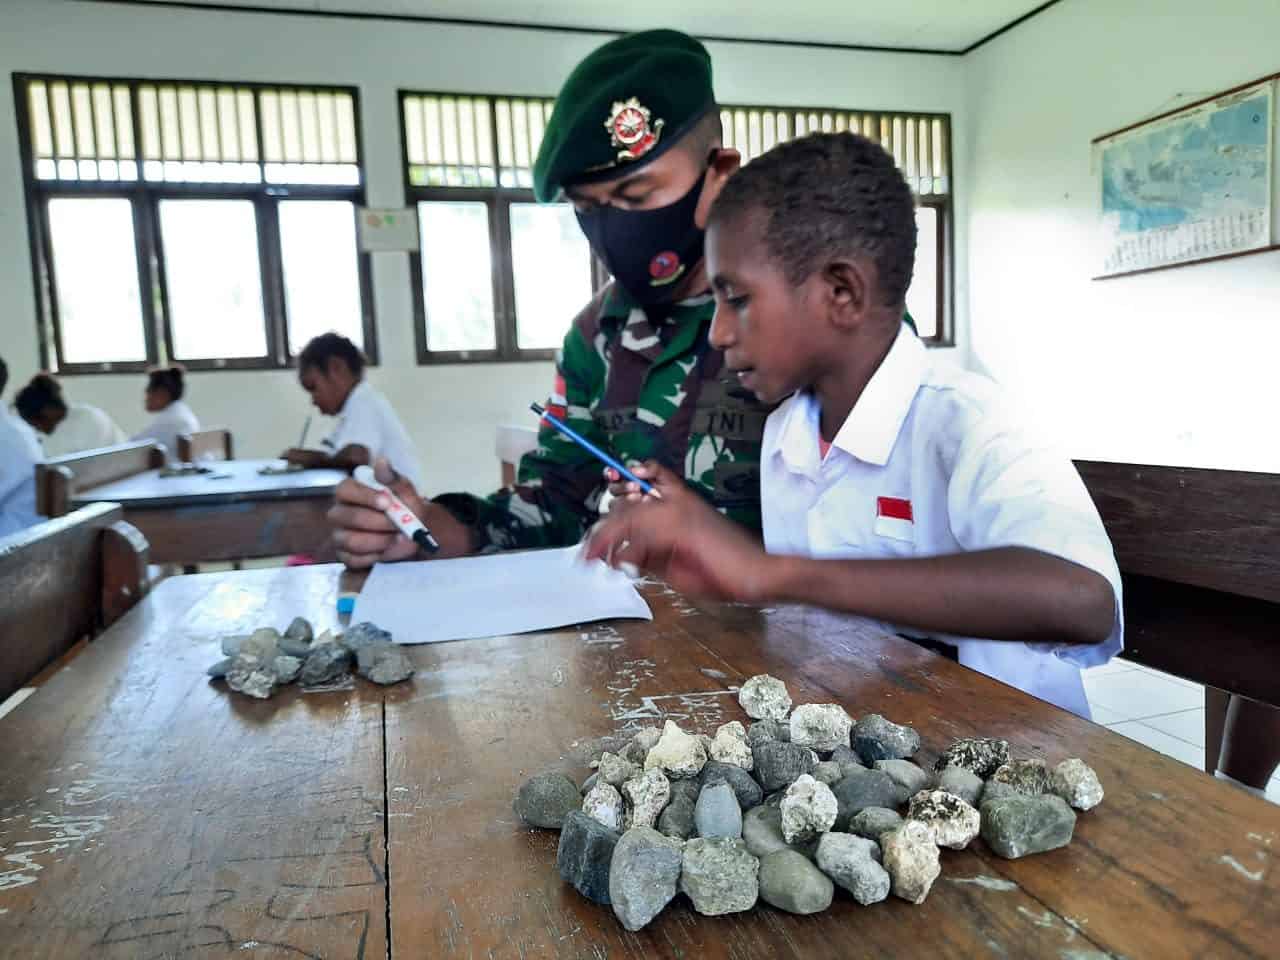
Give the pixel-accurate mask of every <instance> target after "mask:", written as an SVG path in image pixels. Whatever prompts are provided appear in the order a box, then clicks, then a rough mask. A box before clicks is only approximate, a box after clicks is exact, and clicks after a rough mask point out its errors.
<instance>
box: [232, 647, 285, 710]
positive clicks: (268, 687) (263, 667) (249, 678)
mask: <svg viewBox="0 0 1280 960" xmlns="http://www.w3.org/2000/svg"><path fill="white" fill-rule="evenodd" d="M226 681H227V686H228V687H230V688H231V689H232V690H235V691H236V692H237V693H243V694H244V695H245V696H249V697H255V698H257V699H258V700H265V699H267V697H269V696H271V692H272V691H273V690H274V689H275V688H276V675H275V672H274V671H273V670H272V669H271V668H270V667H269V666H267V664H265V663H263V662H262V661H260V660H259V659H258V658H257V657H254V656H246V655H245V654H243V653H241V654H237V655H236V656H235V658H234V659H232V661H231V666H229V667H228V668H227V673H226Z"/></svg>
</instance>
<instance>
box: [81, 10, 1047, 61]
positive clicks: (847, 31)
mask: <svg viewBox="0 0 1280 960" xmlns="http://www.w3.org/2000/svg"><path fill="white" fill-rule="evenodd" d="M95 2H106V3H111V2H118V0H95ZM124 2H129V3H134V4H137V3H154V4H157V5H161V6H164V5H169V6H181V7H192V6H210V7H221V8H232V7H234V8H248V9H255V10H262V9H267V8H269V9H271V10H277V9H278V10H284V11H292V12H305V13H312V14H332V15H356V16H361V17H389V18H397V19H400V18H404V19H419V18H420V19H424V20H438V19H447V20H466V21H483V22H494V23H502V24H507V25H512V24H518V25H522V26H523V25H529V26H542V27H562V28H568V29H580V30H581V29H588V30H598V31H626V30H638V29H646V28H649V27H654V26H665V27H675V28H678V29H681V30H684V31H686V32H688V33H692V34H694V35H696V36H699V37H705V38H717V39H724V38H734V39H747V40H766V41H784V42H791V43H818V44H835V45H841V46H856V47H888V48H896V49H911V50H928V51H933V52H938V53H963V52H965V51H967V50H968V49H970V48H971V47H973V46H974V45H975V44H978V43H980V42H981V41H983V40H984V39H986V38H987V37H989V36H991V34H993V33H996V32H998V31H1000V30H1001V29H1003V28H1005V27H1007V26H1009V25H1011V24H1012V23H1014V22H1015V21H1017V20H1019V19H1020V18H1022V17H1025V16H1027V15H1028V14H1031V13H1033V12H1034V11H1036V10H1038V9H1040V8H1043V7H1046V6H1049V5H1051V4H1047V3H1045V2H1044V0H790V2H785V0H784V2H779V0H699V2H698V3H697V4H692V3H690V2H689V0H644V2H642V3H636V4H631V5H621V6H615V5H613V4H607V3H602V2H600V0H124Z"/></svg>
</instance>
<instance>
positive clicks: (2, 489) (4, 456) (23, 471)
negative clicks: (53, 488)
mask: <svg viewBox="0 0 1280 960" xmlns="http://www.w3.org/2000/svg"><path fill="white" fill-rule="evenodd" d="M8 385H9V367H8V366H7V365H6V364H5V362H4V360H3V359H0V393H3V392H4V388H5V387H6V386H8ZM42 459H43V457H42V455H41V453H40V441H39V440H37V439H36V435H35V433H34V432H32V430H31V428H30V427H28V426H27V425H26V424H25V423H23V422H22V421H21V420H19V419H18V418H17V417H15V416H13V415H11V414H10V413H9V411H8V410H7V409H5V408H4V407H3V406H0V537H6V536H8V535H9V534H11V533H17V532H18V531H19V530H23V529H25V528H26V527H29V526H32V525H33V524H36V523H39V522H40V521H41V520H42V519H44V518H43V517H41V516H40V515H39V514H38V513H36V464H38V463H39V462H40V461H41V460H42Z"/></svg>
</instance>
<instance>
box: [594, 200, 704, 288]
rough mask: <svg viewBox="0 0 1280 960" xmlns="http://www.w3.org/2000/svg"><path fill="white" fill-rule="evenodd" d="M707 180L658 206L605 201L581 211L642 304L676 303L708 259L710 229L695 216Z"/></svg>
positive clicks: (602, 252) (598, 245)
mask: <svg viewBox="0 0 1280 960" xmlns="http://www.w3.org/2000/svg"><path fill="white" fill-rule="evenodd" d="M705 182H706V177H705V176H703V177H699V178H698V182H697V183H695V184H694V185H693V187H692V189H690V190H689V192H688V193H686V194H685V195H684V196H683V197H681V198H680V199H679V200H677V201H676V202H675V203H672V204H670V205H668V206H665V207H659V208H658V209H656V210H620V209H618V208H617V207H611V206H601V207H596V208H594V209H592V210H589V211H587V212H585V213H582V212H579V213H578V214H577V217H578V225H579V226H581V227H582V232H583V233H585V234H586V235H587V241H588V242H589V243H590V244H591V249H592V250H594V251H595V253H596V256H598V257H599V258H600V259H601V260H602V261H603V262H604V265H605V266H606V267H607V268H608V270H609V272H610V273H612V274H613V276H614V278H615V279H616V280H617V281H618V283H619V284H621V286H622V288H623V289H624V290H626V291H627V293H628V294H629V295H630V296H631V298H632V299H633V300H635V301H636V302H637V303H638V304H640V305H641V306H656V305H658V304H662V303H668V302H670V301H671V300H672V299H673V298H674V296H675V291H676V288H677V287H679V286H680V281H681V280H682V279H684V276H685V274H686V273H688V272H689V270H690V269H692V267H693V265H694V264H695V263H697V262H698V261H699V260H701V259H702V241H703V234H704V232H703V231H702V230H701V229H699V227H698V225H697V224H696V223H695V222H694V219H693V216H694V212H695V211H696V210H697V209H698V201H699V200H700V199H701V198H702V185H703V183H705Z"/></svg>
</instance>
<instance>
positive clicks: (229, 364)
mask: <svg viewBox="0 0 1280 960" xmlns="http://www.w3.org/2000/svg"><path fill="white" fill-rule="evenodd" d="M12 76H13V95H14V106H15V108H16V116H17V123H18V148H19V153H20V164H21V170H22V181H23V195H24V199H25V202H26V214H27V233H28V245H29V247H30V255H31V275H32V289H33V291H34V293H35V306H36V326H37V331H38V342H39V348H40V362H41V365H42V366H43V367H44V368H45V369H50V370H56V371H57V372H58V373H60V374H67V375H76V374H90V373H136V372H141V371H145V370H146V369H147V368H149V367H150V366H153V365H155V364H157V363H160V362H161V358H162V357H164V358H168V359H169V360H173V359H174V357H173V326H172V316H171V313H170V308H169V289H168V281H167V276H166V272H165V263H164V259H165V258H164V247H163V237H162V233H161V229H160V203H161V201H163V200H187V199H210V200H249V201H250V202H252V203H253V205H254V213H255V219H256V232H257V241H258V266H259V271H260V278H261V283H262V300H263V304H262V306H263V311H262V312H263V318H262V322H263V327H264V332H265V334H266V344H267V352H266V355H265V356H261V357H237V358H225V357H223V358H219V357H202V358H192V359H186V358H179V359H178V360H177V362H180V363H181V364H182V365H183V366H184V367H186V368H187V369H188V370H199V371H208V370H282V369H291V368H292V367H293V366H294V364H295V362H296V359H297V358H296V356H295V355H294V354H293V353H292V352H291V351H290V350H289V315H288V303H287V301H286V296H285V286H284V272H283V256H282V250H281V247H280V230H279V217H278V204H279V203H280V202H281V201H285V200H341V201H346V202H349V203H351V205H352V219H353V226H354V225H355V224H356V222H357V221H358V218H359V214H360V209H361V208H362V207H364V206H365V203H366V200H365V197H366V188H367V184H368V176H367V174H366V170H365V150H364V135H363V129H362V122H361V120H362V115H361V105H360V91H359V88H358V87H355V86H344V85H338V84H310V83H288V82H274V83H273V82H264V81H246V80H211V79H189V78H167V77H122V76H112V77H108V76H98V75H84V74H48V73H29V72H17V71H15V72H14V73H13V75H12ZM32 82H44V83H46V84H53V83H66V84H80V83H84V84H89V85H91V86H92V85H96V84H107V85H124V86H126V87H128V89H129V94H130V120H131V123H132V128H133V132H134V150H135V157H134V162H135V163H136V164H137V172H138V176H137V179H136V180H131V181H130V180H115V181H112V180H83V181H57V180H41V179H38V178H37V177H36V175H35V163H34V149H33V144H32V139H31V116H30V105H29V98H28V96H27V89H28V85H29V84H30V83H32ZM167 84H173V85H178V86H184V87H194V88H196V89H197V90H200V89H204V88H213V89H215V90H216V89H225V88H228V87H230V88H234V89H241V90H250V91H252V92H253V93H254V114H255V122H256V125H257V140H258V160H257V161H255V162H256V163H258V165H259V166H260V167H265V165H266V163H267V162H268V161H267V160H266V159H265V155H264V147H263V143H264V141H263V125H262V112H261V101H260V100H259V99H258V96H257V94H258V92H259V91H263V90H266V91H281V90H289V91H306V92H323V93H344V94H347V95H349V96H350V97H351V103H352V117H353V123H354V127H355V147H356V163H355V165H356V168H357V170H358V171H359V183H357V184H354V185H327V184H277V183H270V182H267V181H266V180H265V178H264V179H263V180H262V181H261V182H258V183H175V182H168V181H154V180H147V179H146V177H145V175H144V171H143V164H144V158H143V156H142V152H143V146H142V126H143V125H142V120H141V109H140V106H139V102H140V97H139V88H140V87H142V86H151V85H154V86H164V85H167ZM72 130H73V134H74V133H75V126H74V124H73V127H72ZM63 197H117V198H123V199H127V200H128V201H129V202H130V207H131V209H132V211H133V225H134V255H135V258H136V261H137V265H138V282H139V291H140V294H141V297H140V299H141V317H140V318H139V320H140V322H141V323H142V325H143V337H144V344H145V347H146V358H145V359H143V360H129V361H98V362H90V363H83V362H77V363H67V362H64V361H63V356H64V355H65V350H64V343H63V334H62V324H61V318H60V316H59V304H58V296H57V286H56V273H55V272H56V266H55V264H54V260H53V249H52V243H51V240H50V229H49V201H50V200H52V199H58V198H63ZM357 235H358V232H357ZM356 261H357V263H356V266H357V276H358V279H359V286H360V302H361V318H360V321H361V329H362V332H363V335H364V353H365V355H366V357H367V358H368V360H369V364H370V365H371V366H377V365H378V359H379V351H378V338H377V318H376V311H375V304H374V296H373V276H372V268H371V258H370V254H369V253H368V252H366V251H362V250H360V249H359V246H358V243H357V248H356ZM161 348H163V349H161Z"/></svg>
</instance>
